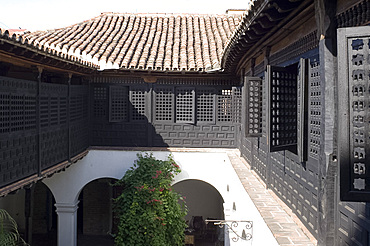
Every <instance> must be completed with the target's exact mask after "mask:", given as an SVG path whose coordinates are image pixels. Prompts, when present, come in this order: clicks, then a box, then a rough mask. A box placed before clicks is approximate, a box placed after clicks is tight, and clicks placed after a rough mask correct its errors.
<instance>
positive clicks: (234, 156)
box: [228, 150, 317, 246]
mask: <svg viewBox="0 0 370 246" xmlns="http://www.w3.org/2000/svg"><path fill="white" fill-rule="evenodd" d="M228 156H229V159H230V162H231V164H232V165H233V167H234V169H235V171H236V173H237V175H238V177H239V179H240V181H241V182H242V184H243V186H244V188H245V190H246V191H247V193H248V194H249V196H250V198H251V199H252V201H253V202H254V204H255V206H256V207H257V209H258V211H259V212H260V214H261V215H262V217H263V219H264V221H265V222H266V224H267V226H268V227H269V228H270V230H271V232H272V233H273V235H274V237H275V238H276V240H277V242H278V243H279V245H281V246H315V245H317V241H316V239H315V238H314V237H313V236H312V234H311V233H310V232H309V231H308V230H307V229H306V228H305V227H304V225H303V224H302V223H301V222H300V220H299V219H298V218H297V216H296V215H294V214H293V212H292V211H291V209H290V208H289V207H288V206H286V205H285V204H284V203H283V202H282V201H281V200H280V199H279V198H278V197H277V196H276V195H275V194H274V193H273V192H272V191H271V190H268V189H266V186H265V184H264V182H263V181H262V180H261V179H260V178H259V177H258V175H257V174H256V173H255V172H254V171H253V170H251V168H250V166H249V164H248V163H247V162H246V161H245V160H244V159H243V158H240V157H239V152H238V151H237V150H235V151H234V150H233V151H228Z"/></svg>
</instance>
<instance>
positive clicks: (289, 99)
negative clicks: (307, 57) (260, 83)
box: [267, 65, 297, 153]
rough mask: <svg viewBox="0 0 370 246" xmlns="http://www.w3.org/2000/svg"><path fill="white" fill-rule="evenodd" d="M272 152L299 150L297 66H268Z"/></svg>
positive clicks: (270, 143)
mask: <svg viewBox="0 0 370 246" xmlns="http://www.w3.org/2000/svg"><path fill="white" fill-rule="evenodd" d="M267 77H268V78H267V83H268V86H269V89H268V93H269V104H268V107H269V110H268V116H269V126H268V128H269V134H268V136H269V147H270V152H275V151H280V150H290V151H292V152H294V153H296V152H297V67H296V66H293V67H289V68H283V67H274V66H270V65H269V66H267Z"/></svg>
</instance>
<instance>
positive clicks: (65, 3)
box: [0, 0, 249, 31]
mask: <svg viewBox="0 0 370 246" xmlns="http://www.w3.org/2000/svg"><path fill="white" fill-rule="evenodd" d="M248 2H249V0H223V1H221V0H181V1H179V0H62V1H60V0H0V6H1V7H0V9H1V15H0V28H6V29H16V28H23V29H28V30H30V31H36V30H47V29H54V28H60V27H65V26H69V25H72V24H75V23H78V22H81V21H84V20H87V19H90V18H93V17H95V16H98V15H99V14H100V13H102V12H119V13H203V14H204V13H210V14H223V13H225V11H226V10H227V9H245V8H247V6H248Z"/></svg>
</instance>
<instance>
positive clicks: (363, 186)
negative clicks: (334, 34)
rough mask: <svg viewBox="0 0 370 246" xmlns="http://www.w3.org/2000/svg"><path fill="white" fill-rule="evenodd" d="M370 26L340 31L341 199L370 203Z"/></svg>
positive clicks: (339, 132) (339, 141) (339, 142)
mask: <svg viewBox="0 0 370 246" xmlns="http://www.w3.org/2000/svg"><path fill="white" fill-rule="evenodd" d="M369 33H370V27H368V26H366V27H365V26H364V27H353V28H340V29H338V101H337V103H338V154H339V159H338V160H339V165H340V199H341V200H342V201H356V202H360V201H361V202H365V201H366V202H369V201H370V185H369V181H370V172H369V168H370V167H369V163H370V162H369V155H370V131H369V122H370V104H369V102H370V101H369V97H370V90H369V88H370V73H369V64H370V35H369Z"/></svg>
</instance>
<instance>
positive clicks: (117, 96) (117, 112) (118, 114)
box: [109, 86, 129, 122]
mask: <svg viewBox="0 0 370 246" xmlns="http://www.w3.org/2000/svg"><path fill="white" fill-rule="evenodd" d="M128 92H129V90H128V87H127V86H110V87H109V121H110V122H123V121H128V112H129V107H128V105H129V94H128Z"/></svg>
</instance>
